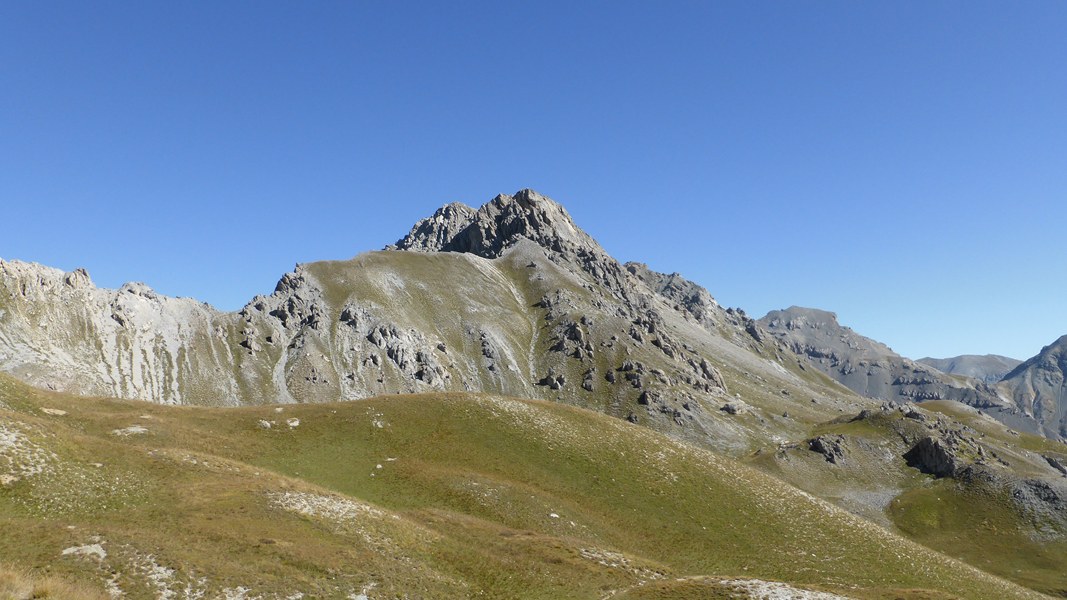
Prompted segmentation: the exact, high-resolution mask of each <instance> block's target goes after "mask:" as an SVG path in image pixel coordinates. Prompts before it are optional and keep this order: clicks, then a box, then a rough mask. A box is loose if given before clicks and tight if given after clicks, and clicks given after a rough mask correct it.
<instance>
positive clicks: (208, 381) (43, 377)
mask: <svg viewBox="0 0 1067 600" xmlns="http://www.w3.org/2000/svg"><path fill="white" fill-rule="evenodd" d="M236 326H237V319H236V318H235V316H234V315H226V314H223V313H219V312H218V311H216V310H214V309H212V308H211V307H209V306H207V305H205V304H202V303H199V302H196V301H194V300H190V299H187V298H168V297H165V296H160V295H159V294H156V293H155V292H153V291H152V290H151V288H149V287H148V286H146V285H144V284H141V283H130V284H126V285H124V286H123V287H122V288H121V289H118V290H103V289H99V288H97V287H95V286H93V284H92V281H91V280H90V278H89V275H88V273H86V272H85V271H84V270H81V269H79V270H76V271H73V272H70V273H64V272H62V271H60V270H58V269H52V268H49V267H44V266H41V265H37V264H33V263H25V262H21V261H2V260H0V367H2V369H3V370H4V371H7V372H9V373H12V374H14V375H16V376H18V377H20V378H23V379H26V380H28V381H31V382H35V383H38V384H41V385H45V386H47V387H51V388H53V389H61V390H70V391H74V392H78V393H83V394H106V395H113V396H119V397H126V398H133V397H149V398H152V399H153V400H154V401H156V402H162V403H167V404H180V403H183V402H186V401H187V400H188V399H189V397H190V396H197V397H211V398H214V399H216V400H215V402H216V403H223V404H226V403H233V402H234V401H235V396H236V395H237V394H238V392H239V385H238V381H237V376H236V374H235V373H234V370H233V369H232V368H231V367H232V365H233V363H234V354H233V352H234V348H232V347H231V345H230V344H229V342H228V338H229V337H230V336H231V335H232V334H233V332H234V330H235V328H236Z"/></svg>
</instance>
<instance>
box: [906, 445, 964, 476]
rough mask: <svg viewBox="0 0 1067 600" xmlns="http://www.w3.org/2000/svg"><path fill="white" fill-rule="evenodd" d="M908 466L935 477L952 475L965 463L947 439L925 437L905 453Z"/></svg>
mask: <svg viewBox="0 0 1067 600" xmlns="http://www.w3.org/2000/svg"><path fill="white" fill-rule="evenodd" d="M904 460H906V461H907V462H908V466H910V467H915V468H916V469H919V470H920V471H922V472H923V473H927V474H930V475H933V476H935V477H952V476H954V475H956V473H957V472H959V470H960V469H961V468H962V466H963V464H962V462H961V461H960V460H959V458H958V457H957V455H956V452H955V451H954V449H952V448H951V447H950V446H949V445H948V444H947V443H946V442H945V441H943V440H941V439H940V438H935V437H929V436H928V437H924V438H922V439H921V440H919V441H918V442H917V443H916V444H915V445H914V446H912V448H911V450H908V452H907V453H906V454H904Z"/></svg>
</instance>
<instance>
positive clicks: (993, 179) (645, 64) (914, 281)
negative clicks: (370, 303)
mask: <svg viewBox="0 0 1067 600" xmlns="http://www.w3.org/2000/svg"><path fill="white" fill-rule="evenodd" d="M523 187H532V188H534V189H537V190H539V191H541V192H542V193H544V194H546V195H549V196H551V197H553V198H555V199H557V200H559V201H560V202H562V203H563V204H564V205H565V206H566V207H567V208H568V209H569V210H570V211H571V213H572V215H573V216H574V218H575V220H576V221H577V222H578V224H579V225H581V226H582V227H583V228H585V229H586V230H587V231H588V232H589V233H591V234H592V235H593V236H594V237H596V238H598V239H599V240H600V242H601V243H602V244H603V245H604V246H605V247H606V248H607V249H608V251H610V252H611V253H613V254H614V255H615V256H617V257H618V258H620V259H622V260H641V261H644V262H647V263H649V264H650V265H651V266H652V267H653V268H655V269H658V270H662V271H679V272H681V273H683V274H684V275H686V276H687V277H689V278H690V279H693V280H696V281H697V282H699V283H701V284H703V285H705V286H706V287H707V288H708V289H709V290H710V291H711V292H712V294H713V295H715V296H716V297H717V298H718V299H719V300H720V302H721V303H722V304H724V305H727V306H740V307H742V308H744V309H745V310H746V311H748V312H749V313H750V314H752V315H755V316H761V315H762V314H763V313H765V312H766V311H767V310H770V309H774V308H783V307H786V306H789V305H791V304H798V305H805V306H814V307H820V308H825V309H828V310H833V311H836V312H837V313H838V314H839V316H840V318H841V320H842V322H844V323H845V324H846V325H850V326H851V327H853V328H854V329H855V330H857V331H859V332H860V333H864V334H866V335H870V336H871V337H874V338H877V339H879V340H881V341H884V342H886V343H888V344H889V345H890V346H892V347H893V348H894V349H896V350H897V351H899V352H901V353H903V354H905V355H909V356H913V357H918V356H923V355H934V356H946V355H953V354H961V353H987V352H993V353H1000V354H1007V355H1011V356H1016V357H1019V358H1025V357H1028V356H1030V355H1033V354H1035V353H1036V352H1037V351H1038V350H1039V349H1040V348H1041V346H1042V345H1044V344H1047V343H1049V342H1051V341H1052V340H1054V339H1055V338H1057V337H1058V336H1060V335H1062V334H1065V333H1067V310H1065V302H1064V298H1065V296H1067V257H1065V252H1064V239H1065V233H1067V207H1065V206H1067V3H1064V2H1019V3H1004V2H925V1H923V2H906V1H904V2H851V1H849V2H725V1H724V2H693V3H686V2H668V3H652V2H648V3H643V4H636V3H630V2H615V1H612V2H559V3H556V2H536V3H523V4H519V3H512V2H499V1H493V2H484V3H479V2H459V3H445V2H440V3H430V2H423V3H417V4H415V3H411V4H408V3H399V2H369V1H368V2H346V3H340V2H337V3H331V2H280V3H271V2H259V1H257V2H69V3H68V2H50V1H49V2H29V1H27V2H3V3H0V218H2V223H3V227H2V232H3V234H2V237H0V256H2V257H3V258H6V259H11V258H19V259H24V260H32V261H37V262H42V263H45V264H49V265H53V266H57V267H60V268H63V269H73V268H75V267H79V266H81V267H86V268H87V269H88V270H89V271H90V274H91V275H92V276H93V278H94V280H95V281H96V283H97V284H98V285H104V286H108V287H117V286H118V285H121V283H122V282H124V281H127V280H139V281H144V282H146V283H148V284H149V285H151V286H153V287H154V288H156V289H157V290H158V291H160V292H163V293H166V294H171V295H181V296H193V297H196V298H199V299H202V300H206V301H209V302H211V303H213V304H215V305H216V306H218V307H220V308H224V309H236V308H238V307H240V306H241V305H242V304H243V303H244V302H246V301H247V300H248V299H250V298H251V297H252V296H253V295H254V294H257V293H268V292H270V291H271V290H273V286H274V283H275V282H276V281H277V279H278V278H279V277H280V276H281V275H282V274H283V273H284V272H285V271H287V270H289V269H291V268H292V266H293V264H294V263H295V262H305V261H312V260H318V259H334V258H347V257H351V256H353V255H355V254H357V253H359V252H362V251H365V250H371V249H377V248H380V247H382V246H383V245H385V244H387V243H390V242H393V241H395V240H396V239H397V238H398V237H400V236H401V235H403V234H404V233H405V232H406V231H407V229H408V228H409V227H410V226H411V225H412V224H413V223H414V222H415V221H416V220H417V219H419V218H421V217H423V216H426V215H428V214H430V213H431V212H433V210H434V209H435V208H437V207H438V206H439V205H441V204H444V203H446V202H450V201H455V200H460V201H464V202H466V203H468V204H473V205H478V204H480V203H482V202H485V201H487V200H489V199H490V198H491V197H492V196H494V195H495V194H497V193H498V192H514V191H515V190H518V189H520V188H523Z"/></svg>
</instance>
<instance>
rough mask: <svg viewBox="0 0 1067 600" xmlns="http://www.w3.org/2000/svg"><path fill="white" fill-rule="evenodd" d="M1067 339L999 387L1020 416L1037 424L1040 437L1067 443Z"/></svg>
mask: <svg viewBox="0 0 1067 600" xmlns="http://www.w3.org/2000/svg"><path fill="white" fill-rule="evenodd" d="M1065 379H1067V335H1065V336H1063V337H1061V338H1059V339H1058V340H1056V341H1055V342H1053V343H1051V344H1049V345H1048V346H1045V347H1044V348H1042V349H1041V352H1040V353H1038V355H1037V356H1035V357H1033V358H1031V359H1030V360H1028V361H1026V362H1024V363H1022V364H1021V365H1019V366H1018V367H1016V368H1015V369H1013V370H1012V371H1011V372H1010V373H1008V374H1007V375H1005V376H1004V379H1003V380H1002V382H1001V383H1000V384H999V385H1000V387H1001V389H1002V390H1004V393H1005V394H1007V395H1009V396H1010V397H1011V399H1012V400H1013V401H1014V403H1015V406H1016V407H1018V411H1019V412H1020V413H1021V416H1023V417H1025V418H1029V419H1033V420H1034V421H1036V422H1037V423H1038V427H1039V431H1040V433H1042V434H1044V435H1046V436H1049V437H1053V438H1058V439H1064V440H1067V386H1065V385H1064V382H1065Z"/></svg>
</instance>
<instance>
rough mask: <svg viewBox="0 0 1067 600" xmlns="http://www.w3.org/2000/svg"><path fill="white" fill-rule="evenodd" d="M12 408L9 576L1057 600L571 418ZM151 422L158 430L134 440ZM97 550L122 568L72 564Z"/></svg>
mask: <svg viewBox="0 0 1067 600" xmlns="http://www.w3.org/2000/svg"><path fill="white" fill-rule="evenodd" d="M0 402H3V403H4V404H5V405H6V406H7V407H8V409H7V410H4V409H0V419H2V420H0V422H3V423H6V424H7V426H8V427H9V428H12V427H14V428H18V429H19V430H20V431H22V432H23V437H24V439H25V440H28V442H29V443H32V444H33V445H34V447H35V448H37V449H39V450H41V451H42V452H44V454H43V456H45V459H44V462H45V463H47V464H46V469H45V471H44V472H43V473H41V474H38V475H34V476H29V477H25V478H24V479H23V480H21V481H18V482H16V483H14V484H13V485H9V486H6V487H3V488H0V528H2V529H3V531H4V532H5V534H6V535H4V536H3V537H2V538H0V560H8V561H16V562H18V563H19V564H21V565H23V566H25V567H27V568H33V569H34V570H35V573H36V574H39V575H48V576H59V577H63V578H66V579H69V580H72V581H81V582H97V585H98V586H99V585H100V584H99V582H100V581H102V580H106V579H109V578H110V579H114V581H115V584H116V585H119V586H120V587H121V588H122V589H123V590H124V591H125V592H126V593H127V594H128V595H129V597H133V598H137V597H153V596H159V595H160V594H161V590H162V589H164V588H166V589H170V590H174V591H175V592H176V593H178V592H182V591H183V590H186V589H188V590H190V591H191V592H193V593H195V592H197V591H201V590H202V591H205V592H207V594H208V597H214V596H217V595H219V594H222V593H223V590H225V589H229V590H230V592H231V593H238V592H239V590H240V589H242V588H251V589H252V591H253V592H254V593H255V594H263V595H264V596H265V597H286V596H287V595H288V594H292V593H295V592H298V591H299V592H303V593H305V594H308V595H309V596H312V597H344V596H346V595H348V594H355V593H359V592H361V591H364V590H366V591H367V593H368V595H369V596H370V597H372V598H373V597H376V596H378V595H381V596H382V597H391V596H393V595H400V594H407V595H409V596H413V597H418V596H421V597H468V596H480V597H500V598H504V597H526V598H562V597H574V598H589V597H597V596H606V595H608V594H611V593H614V592H619V593H620V596H619V597H666V596H662V595H660V594H668V595H669V596H672V597H686V595H688V596H690V597H697V596H699V597H715V596H712V595H710V592H708V593H707V594H705V595H703V596H701V595H700V593H696V596H694V595H693V593H695V592H692V589H696V590H698V592H699V590H700V589H702V588H707V589H711V588H709V587H708V586H710V585H712V584H711V583H708V582H709V581H713V580H704V579H685V580H684V581H678V579H679V578H683V577H698V578H700V577H705V576H728V577H758V578H763V579H773V580H781V581H787V582H791V583H794V584H798V585H802V586H806V587H815V588H823V589H829V590H838V591H844V592H845V593H847V594H848V595H849V596H852V597H857V598H890V597H904V596H903V595H902V593H900V592H898V591H897V590H898V589H901V588H908V589H911V588H920V589H927V590H941V591H942V592H945V593H947V594H952V595H955V596H959V597H965V598H1024V597H1036V594H1033V593H1031V592H1028V591H1026V590H1023V589H1021V588H1018V587H1016V586H1013V585H1012V584H1009V583H1007V582H1005V581H1003V580H998V579H996V578H993V577H990V576H987V575H985V574H984V573H980V572H978V571H976V570H973V569H970V568H969V567H966V566H964V565H962V564H960V563H958V562H956V561H953V560H951V559H947V558H945V557H944V556H942V555H939V554H936V553H934V552H931V551H929V550H926V549H925V548H922V547H920V546H918V545H916V544H914V543H911V542H908V541H906V540H904V539H902V538H899V537H896V536H894V535H891V534H888V533H886V532H885V531H884V530H882V529H880V528H877V527H873V526H871V525H870V524H868V523H867V522H864V521H862V520H860V519H858V518H856V517H853V516H851V515H849V514H847V513H845V512H843V511H841V510H839V509H836V508H833V507H831V506H829V505H827V504H826V503H824V502H821V501H818V500H815V499H813V498H811V497H810V496H807V495H806V494H803V493H800V492H798V491H796V490H795V489H794V488H791V487H789V486H786V485H784V484H781V483H780V482H778V481H777V480H775V479H772V478H770V477H768V476H765V475H762V474H760V473H758V472H757V471H755V470H753V469H750V468H748V467H745V466H742V465H740V464H739V463H737V462H735V461H733V460H731V459H728V458H723V457H721V456H718V455H715V454H713V453H709V452H706V451H703V450H698V449H695V448H693V447H690V446H688V445H684V444H680V443H678V442H675V441H673V440H670V439H668V438H666V437H664V436H662V435H659V434H656V433H654V432H651V431H649V430H647V429H644V428H641V427H637V426H632V425H629V424H626V423H624V422H621V421H619V420H614V419H609V418H606V417H604V416H602V415H598V414H595V413H591V412H587V411H582V410H578V409H574V408H570V407H566V406H562V405H557V404H551V403H544V402H527V401H519V400H511V399H504V398H499V397H490V396H473V395H462V394H451V395H432V396H431V395H424V396H393V397H381V398H377V399H371V400H366V401H359V402H352V403H345V404H324V405H301V406H287V407H285V408H284V410H283V412H280V413H279V412H276V410H275V409H274V408H272V407H249V408H240V409H205V408H168V407H161V406H154V405H145V404H142V403H136V402H118V401H107V400H93V399H84V398H73V397H68V396H62V395H57V394H47V393H44V392H39V391H36V390H31V389H29V388H26V387H24V386H22V385H20V384H17V383H15V382H13V381H12V380H10V379H7V378H0ZM42 407H48V408H54V409H61V410H65V411H67V412H68V414H66V415H63V416H52V415H48V414H44V413H42V412H41V410H40V409H41V408H42ZM293 418H298V419H299V420H300V424H299V425H298V426H296V427H295V428H290V427H289V426H288V425H287V424H286V419H293ZM260 419H264V420H269V421H274V422H275V424H274V425H273V426H272V427H271V428H270V429H263V428H261V427H259V426H258V425H257V423H258V421H259V420H260ZM135 423H139V424H141V425H143V426H144V427H145V428H147V430H148V432H147V433H144V434H135V435H130V436H128V437H122V436H117V435H115V434H113V433H112V431H113V430H115V429H121V428H125V427H128V426H130V425H131V424H135ZM48 453H52V454H48ZM93 463H97V464H100V465H102V466H95V465H94V464H93ZM379 465H381V466H380V467H379ZM285 506H289V507H290V509H288V510H287V509H286V508H284V507H285ZM301 506H302V507H303V508H302V510H303V511H304V514H299V513H297V512H294V510H292V509H294V508H300V507H301ZM94 543H98V544H100V545H101V548H103V549H105V551H106V553H107V556H106V558H104V559H103V560H98V559H96V558H93V557H89V556H82V557H78V556H73V555H72V556H62V555H61V553H62V551H63V550H64V549H66V548H71V547H78V546H86V545H90V544H94ZM169 569H173V571H169ZM153 577H154V580H153ZM700 582H704V583H700ZM642 583H647V585H639V584H642ZM161 586H162V587H161ZM635 586H636V587H635ZM646 588H647V591H646ZM690 588H691V589H690ZM686 589H689V591H685V590H686ZM707 589H705V591H707ZM235 590H236V591H235ZM656 590H659V591H656ZM664 590H666V591H664ZM671 590H674V592H677V593H674V592H672V591H671ZM716 593H718V592H716ZM945 593H933V592H930V593H929V594H927V595H926V596H915V597H952V596H951V595H946V594H945ZM650 594H651V595H650ZM726 597H728V596H726Z"/></svg>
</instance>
